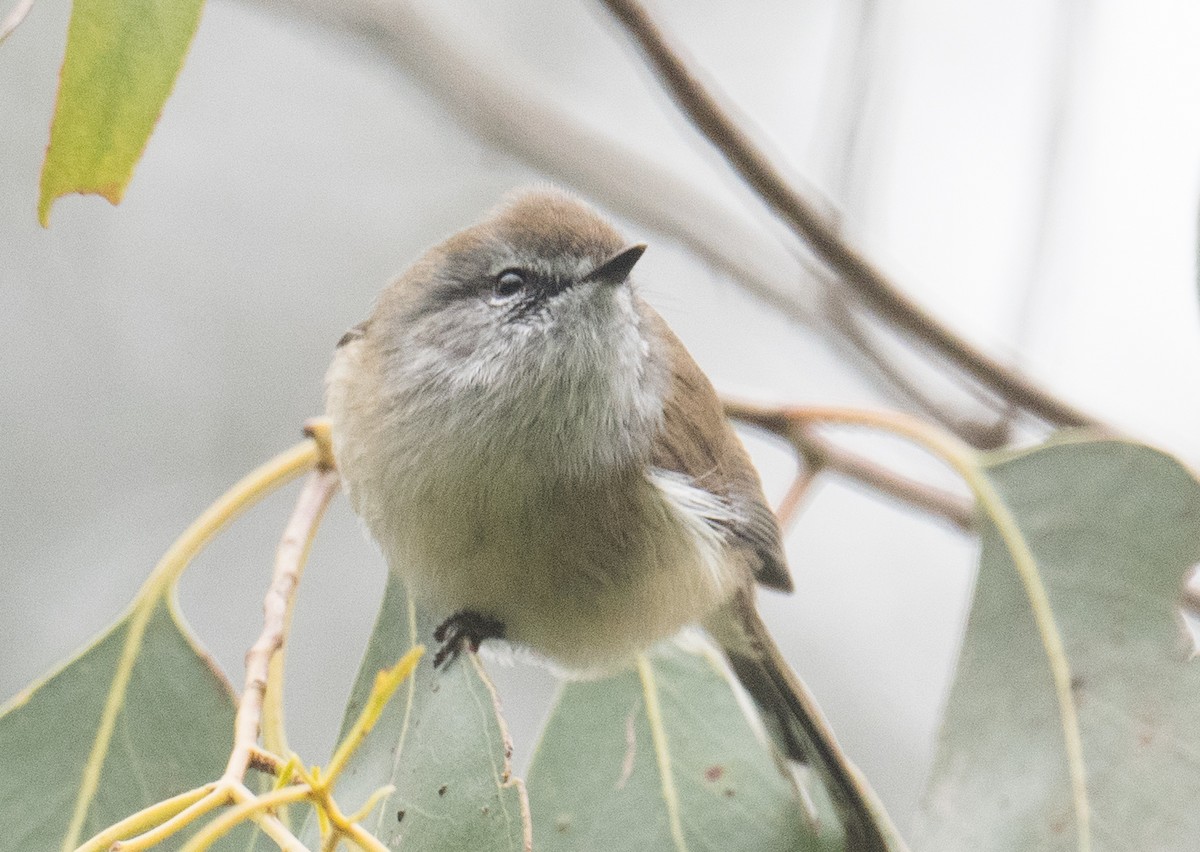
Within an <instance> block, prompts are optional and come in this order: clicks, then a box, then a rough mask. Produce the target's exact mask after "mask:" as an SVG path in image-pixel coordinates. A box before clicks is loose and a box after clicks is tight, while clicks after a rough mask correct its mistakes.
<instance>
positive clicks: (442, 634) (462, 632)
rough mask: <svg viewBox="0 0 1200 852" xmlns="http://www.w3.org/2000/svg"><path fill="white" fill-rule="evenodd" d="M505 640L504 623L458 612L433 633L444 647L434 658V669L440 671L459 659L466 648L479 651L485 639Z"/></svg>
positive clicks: (483, 616) (467, 612)
mask: <svg viewBox="0 0 1200 852" xmlns="http://www.w3.org/2000/svg"><path fill="white" fill-rule="evenodd" d="M503 638H504V622H502V621H499V620H498V619H495V618H492V617H491V616H490V615H484V614H482V613H479V612H472V611H471V610H462V611H460V612H456V613H454V615H452V616H450V617H449V618H447V619H446V620H445V621H443V622H442V623H441V624H439V625H438V626H437V629H436V630H434V631H433V639H434V641H435V642H439V643H441V646H442V647H440V648H438V652H437V653H436V654H435V655H434V657H433V667H434V668H435V669H438V668H441V667H442V665H443V664H445V663H448V662H452V661H453V660H456V659H458V655H459V654H461V653H462V652H463V649H464V648H465V649H467V650H468V651H470V652H471V653H474V652H476V651H478V650H479V646H480V645H481V644H482V643H483V641H484V640H485V639H503Z"/></svg>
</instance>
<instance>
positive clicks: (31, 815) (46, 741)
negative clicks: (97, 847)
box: [0, 596, 244, 852]
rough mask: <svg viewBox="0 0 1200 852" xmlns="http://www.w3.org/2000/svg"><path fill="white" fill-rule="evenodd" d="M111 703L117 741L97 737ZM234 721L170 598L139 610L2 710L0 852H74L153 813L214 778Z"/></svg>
mask: <svg viewBox="0 0 1200 852" xmlns="http://www.w3.org/2000/svg"><path fill="white" fill-rule="evenodd" d="M143 618H144V619H145V620H144V622H143V623H144V633H142V632H141V628H140V626H139V624H138V622H139V620H140V619H143ZM139 633H140V636H139V635H138V634H139ZM125 675H127V676H128V681H127V683H126V684H125V686H124V688H123V689H122V688H120V684H121V681H122V680H123V676H125ZM114 701H115V703H113V702H114ZM106 704H108V705H109V706H110V707H111V708H112V710H115V711H116V712H115V716H113V717H112V718H113V723H114V724H113V726H112V729H111V736H105V734H104V732H103V731H102V727H103V726H102V719H103V718H104V715H105V709H106ZM233 716H234V698H233V694H232V692H231V690H230V687H229V684H228V683H227V682H226V681H225V679H224V678H223V677H222V675H221V674H220V673H219V672H218V671H217V670H216V669H215V668H214V666H213V664H212V662H211V661H210V660H209V659H208V657H206V656H205V655H204V654H203V652H202V651H200V649H199V648H198V647H197V646H196V644H195V642H194V640H193V639H192V638H191V636H190V634H189V633H188V631H187V629H186V628H185V627H184V625H183V623H182V621H181V619H180V616H179V614H178V612H177V611H176V609H175V606H174V604H173V602H171V601H169V599H168V598H167V597H166V596H162V597H156V598H152V599H149V600H146V601H144V602H140V603H139V605H135V606H134V607H133V608H132V609H131V610H130V612H129V613H128V614H127V615H126V616H125V617H124V618H122V619H121V620H120V621H118V622H117V623H116V624H115V625H114V626H113V627H111V628H110V629H109V630H108V631H107V632H105V633H104V634H103V635H102V636H100V637H99V638H98V639H96V640H95V641H94V642H93V643H92V644H91V645H89V646H88V647H87V648H86V649H84V650H83V651H82V652H80V653H79V654H78V655H77V656H76V657H75V658H74V659H72V660H70V661H69V662H67V663H66V664H65V665H63V667H62V668H60V669H59V670H58V671H56V672H54V673H53V674H51V675H50V676H49V677H47V678H46V679H45V680H43V681H42V682H40V683H38V684H35V685H34V686H32V687H30V688H29V689H27V690H25V691H23V692H21V693H20V694H18V695H17V696H16V697H15V698H13V699H12V700H11V701H9V702H8V704H7V705H6V706H5V707H4V708H3V709H2V710H0V826H3V830H2V831H0V852H30V850H58V849H66V850H70V849H73V848H75V847H76V846H77V845H78V844H79V843H81V842H82V841H84V840H86V839H87V838H88V837H90V836H92V835H93V834H96V833H97V832H99V831H100V830H102V829H104V828H106V827H108V826H109V825H111V824H113V823H115V822H117V821H118V820H120V819H122V818H124V817H127V816H129V815H130V814H132V813H134V812H136V811H138V810H141V809H142V808H144V807H146V806H147V805H151V804H154V803H155V802H158V801H161V800H163V799H166V798H169V797H171V796H173V795H175V794H177V793H181V792H184V791H185V790H189V789H192V788H194V787H198V786H200V785H201V784H204V783H205V782H208V781H211V780H213V779H215V778H217V777H218V776H220V774H221V772H222V770H223V769H224V766H225V761H226V760H227V758H228V757H229V749H230V746H231V745H232V740H233ZM89 767H90V768H91V769H93V770H94V771H98V774H96V775H95V776H94V780H95V783H94V784H90V783H89V782H88V781H87V780H85V779H87V778H88V777H89V775H88V770H89ZM243 837H244V835H243ZM229 843H231V844H234V843H236V838H233V837H231V838H230V839H229ZM243 844H244V840H243ZM159 848H164V849H166V848H175V844H167V845H165V846H163V847H159ZM223 848H231V847H230V846H225V847H223ZM232 848H237V847H236V845H235V846H233V847H232Z"/></svg>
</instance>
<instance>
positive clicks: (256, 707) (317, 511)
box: [222, 468, 338, 782]
mask: <svg viewBox="0 0 1200 852" xmlns="http://www.w3.org/2000/svg"><path fill="white" fill-rule="evenodd" d="M337 489H338V475H337V472H336V471H334V470H332V469H329V468H321V469H318V470H316V471H314V472H313V473H311V474H309V478H308V480H307V481H306V482H305V484H304V489H303V490H302V491H301V492H300V497H299V498H298V499H297V501H296V508H295V510H294V511H293V513H292V517H291V520H289V521H288V525H287V528H286V529H285V530H284V533H283V539H282V540H281V541H280V542H279V548H278V550H277V551H276V555H275V572H274V574H273V576H272V578H271V586H270V588H269V589H268V590H267V595H266V599H265V600H264V601H263V629H262V632H261V633H260V634H259V637H258V640H257V641H256V642H255V643H254V645H253V647H251V648H250V651H249V652H248V653H247V654H246V684H245V688H244V689H243V691H242V698H241V701H240V702H238V710H237V716H236V718H235V720H234V742H233V751H232V752H231V753H230V755H229V763H228V764H227V765H226V767H225V775H224V776H223V779H222V780H224V781H238V782H240V781H241V780H242V778H244V777H245V774H246V770H247V768H249V766H250V763H251V760H252V759H253V758H255V756H256V753H257V748H256V747H257V743H258V731H259V727H260V724H261V722H262V710H263V696H264V695H265V693H266V688H267V673H268V669H269V667H270V662H271V657H272V656H274V654H275V652H276V651H278V650H279V649H280V648H281V647H283V641H284V634H285V631H286V625H287V613H288V609H289V605H290V601H291V598H292V595H293V594H294V593H295V590H296V586H297V584H298V583H299V581H300V574H301V572H302V571H303V567H304V561H305V558H306V557H307V555H308V549H309V546H310V545H311V544H312V539H313V536H314V535H316V530H317V526H318V525H319V524H320V522H321V517H322V516H323V515H324V514H325V509H326V507H327V506H328V505H329V501H330V500H331V499H333V495H334V494H335V493H337Z"/></svg>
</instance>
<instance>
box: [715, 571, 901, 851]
mask: <svg viewBox="0 0 1200 852" xmlns="http://www.w3.org/2000/svg"><path fill="white" fill-rule="evenodd" d="M705 627H706V628H707V629H708V631H709V633H710V634H711V635H712V636H713V638H714V639H716V641H717V643H718V644H720V645H721V648H722V650H723V651H724V652H725V655H726V657H727V658H728V660H729V664H730V667H731V668H732V669H733V672H734V674H735V675H736V676H737V678H738V680H739V681H741V683H742V685H743V686H744V687H745V688H746V691H747V692H748V693H749V694H750V697H751V698H752V699H753V700H754V703H755V705H757V707H758V709H759V711H760V713H761V715H762V720H763V724H764V727H765V728H766V729H767V731H768V733H769V734H770V736H771V739H772V740H773V741H774V743H775V745H776V746H777V747H778V749H779V751H780V752H781V753H782V754H783V756H785V757H786V758H787V759H788V760H791V761H795V762H798V763H802V764H805V765H807V766H808V767H810V768H812V769H813V770H814V771H815V772H816V773H817V775H818V777H820V778H821V780H822V782H823V783H824V784H825V786H826V788H827V790H828V793H829V796H830V798H831V799H832V801H833V803H834V805H835V807H836V808H837V810H838V812H839V816H840V817H841V820H842V824H843V826H844V828H845V832H846V849H847V850H851V852H907V847H906V846H905V845H904V842H903V840H901V838H900V835H899V834H898V833H897V832H896V830H895V829H894V828H893V826H892V824H891V820H890V818H889V817H888V816H887V813H886V812H885V811H884V809H883V807H882V805H881V804H880V803H879V800H878V798H877V797H876V795H875V792H874V791H873V790H872V789H871V788H870V786H869V785H868V784H867V782H866V779H864V778H863V776H862V774H861V773H860V772H859V771H858V769H857V768H856V767H855V766H854V764H852V763H851V762H850V760H849V759H848V758H847V757H846V755H845V753H843V752H842V750H841V747H840V746H839V745H838V743H837V739H836V738H835V737H834V735H833V731H832V729H830V727H829V723H828V722H826V721H825V717H824V716H823V715H822V714H821V710H820V708H819V707H818V706H817V703H816V701H815V700H814V699H813V697H812V695H811V694H810V693H809V691H808V688H807V687H806V686H805V685H804V684H803V683H802V682H801V681H800V678H799V677H798V676H797V675H796V673H795V672H794V671H792V668H791V666H790V665H788V663H787V661H786V660H785V659H784V658H783V655H782V654H781V653H780V651H779V648H778V647H777V646H776V645H775V642H774V640H773V639H772V638H771V635H770V633H769V632H768V631H767V628H766V625H765V624H763V622H762V619H761V618H760V617H759V615H758V610H757V608H756V607H755V605H754V601H753V597H752V593H751V592H746V593H743V594H741V595H739V596H738V597H736V598H735V599H734V600H733V601H731V602H730V603H729V604H728V605H726V606H725V607H724V608H722V609H721V610H720V611H719V612H718V613H717V614H716V615H715V616H714V617H713V618H712V619H710V620H709V622H708V623H706V625H705Z"/></svg>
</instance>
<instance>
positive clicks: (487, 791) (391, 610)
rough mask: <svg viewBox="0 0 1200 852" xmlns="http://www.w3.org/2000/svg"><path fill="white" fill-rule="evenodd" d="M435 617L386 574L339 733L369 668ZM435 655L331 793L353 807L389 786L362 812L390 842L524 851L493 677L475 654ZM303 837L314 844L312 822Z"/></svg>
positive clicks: (370, 677) (519, 798) (393, 654)
mask: <svg viewBox="0 0 1200 852" xmlns="http://www.w3.org/2000/svg"><path fill="white" fill-rule="evenodd" d="M434 626H435V625H434V624H433V623H432V622H431V621H430V620H429V619H428V618H427V617H426V616H425V615H424V614H423V613H419V612H418V611H417V610H416V608H415V607H414V606H413V605H412V603H411V601H410V599H409V597H408V594H407V592H406V591H405V589H404V586H403V584H402V583H401V582H400V581H399V580H398V579H396V578H395V576H394V575H391V574H389V579H388V586H387V590H386V592H385V593H384V601H383V606H382V608H381V609H380V612H379V618H378V620H377V622H376V625H375V630H374V632H373V633H372V635H371V639H370V642H369V643H368V646H367V652H366V654H365V656H364V659H363V663H362V668H361V670H360V671H359V676H358V679H357V681H356V683H355V685H354V689H353V690H352V692H351V697H350V703H349V706H348V707H347V709H346V715H345V722H344V724H343V729H342V735H343V736H345V734H346V731H347V730H348V727H349V725H350V724H351V723H352V722H353V720H354V719H356V718H357V717H358V714H359V712H360V710H361V709H362V705H363V702H364V701H365V700H366V698H367V696H368V695H369V694H370V691H371V685H372V683H373V682H374V679H375V673H376V672H378V671H379V670H380V669H383V668H385V667H387V666H390V665H394V664H395V662H396V660H398V659H399V658H400V657H401V656H403V655H404V654H405V653H406V652H408V650H409V649H411V648H412V647H413V646H414V645H417V644H421V643H422V641H424V642H428V641H430V637H431V636H432V634H433V630H434ZM432 659H433V654H432V653H429V654H426V655H425V658H424V659H423V660H422V661H421V663H420V665H418V667H417V669H416V671H415V672H414V674H413V676H412V677H410V678H409V679H408V680H407V681H406V682H405V683H404V684H402V685H401V687H400V689H399V691H398V692H397V693H396V695H395V696H393V697H392V699H391V701H390V702H389V703H388V705H387V706H386V707H385V708H384V710H383V713H382V715H381V716H380V718H379V721H378V722H376V724H375V727H374V728H373V729H372V730H371V732H370V733H369V734H368V735H367V738H366V740H365V741H364V742H363V744H362V745H361V746H360V747H359V748H358V750H357V751H355V753H354V756H353V757H352V758H351V760H350V763H349V764H348V765H347V768H346V769H345V771H344V772H343V773H342V774H341V776H340V777H339V779H338V782H337V788H336V798H337V800H338V802H339V803H340V804H341V805H342V807H343V809H345V810H346V811H347V812H350V811H353V810H354V809H356V808H358V807H359V806H360V805H361V804H362V803H363V802H365V801H366V800H367V798H368V797H369V796H370V795H371V794H372V793H374V792H375V791H376V790H378V789H379V788H381V787H384V786H386V785H389V784H390V785H394V786H395V788H396V789H395V791H394V792H392V793H391V794H390V795H388V796H387V797H385V798H384V799H383V801H382V802H381V803H380V804H377V805H376V807H375V808H374V809H373V810H372V811H371V813H370V815H369V816H368V817H367V818H365V819H363V821H362V825H363V827H364V828H366V829H367V830H368V831H370V832H371V833H372V834H374V835H375V836H376V837H377V838H379V839H380V840H382V841H383V842H384V843H385V844H386V845H387V846H388V848H389V849H405V850H421V852H436V850H447V851H448V852H460V850H468V849H469V850H471V852H490V850H504V852H521V850H526V849H528V836H529V815H528V807H527V803H526V800H525V793H524V789H523V786H522V784H521V782H520V781H519V780H518V779H516V778H515V777H513V775H512V771H511V767H510V765H509V757H510V753H511V747H510V745H509V740H508V734H507V731H506V730H505V727H504V722H503V720H502V719H501V718H500V715H499V712H498V704H497V701H496V696H495V693H494V692H493V690H492V687H491V684H490V683H489V682H488V681H487V679H486V678H485V677H484V675H483V669H482V668H481V666H480V664H479V662H478V659H477V658H476V657H475V656H474V655H473V654H463V655H461V656H460V657H459V658H458V659H457V660H454V661H452V662H450V663H449V664H448V665H446V666H445V667H444V668H443V669H438V670H435V669H434V668H433V664H432ZM306 840H307V841H308V842H309V843H310V844H313V843H315V829H313V828H312V826H311V825H310V827H309V831H308V833H307V835H306Z"/></svg>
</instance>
